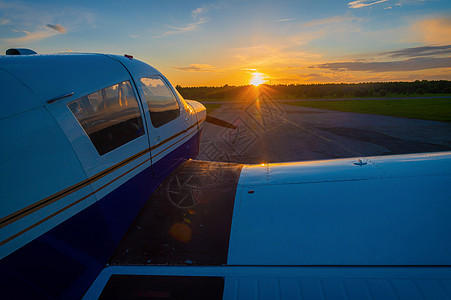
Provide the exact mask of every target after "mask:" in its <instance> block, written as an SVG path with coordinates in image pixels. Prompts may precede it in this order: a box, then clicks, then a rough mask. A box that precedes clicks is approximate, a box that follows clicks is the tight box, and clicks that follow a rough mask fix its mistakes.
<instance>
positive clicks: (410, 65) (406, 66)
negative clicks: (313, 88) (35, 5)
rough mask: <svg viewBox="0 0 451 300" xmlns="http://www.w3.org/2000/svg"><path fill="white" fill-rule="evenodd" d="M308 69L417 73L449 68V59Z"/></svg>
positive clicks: (327, 65) (431, 58) (450, 64)
mask: <svg viewBox="0 0 451 300" xmlns="http://www.w3.org/2000/svg"><path fill="white" fill-rule="evenodd" d="M309 68H317V69H328V70H333V71H340V70H347V71H366V72H393V71H395V72H396V71H418V70H427V69H436V68H451V57H444V58H434V57H420V58H410V59H406V60H401V61H388V62H355V61H354V62H332V63H324V64H318V65H314V66H310V67H309Z"/></svg>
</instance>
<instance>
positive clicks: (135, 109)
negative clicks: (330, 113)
mask: <svg viewBox="0 0 451 300" xmlns="http://www.w3.org/2000/svg"><path fill="white" fill-rule="evenodd" d="M6 54H7V55H5V56H1V57H0V78H1V80H0V85H1V88H0V93H1V99H2V100H1V101H2V110H1V111H0V128H1V131H0V138H1V141H2V146H1V148H0V153H1V171H2V174H1V199H0V287H1V289H0V296H1V298H3V299H79V298H85V299H97V298H100V299H141V298H142V299H160V298H168V299H423V298H427V299H450V298H451V267H450V265H451V152H438V153H423V154H409V155H394V156H380V157H367V158H352V159H349V158H346V159H330V160H321V161H308V162H293V163H274V164H273V163H269V164H268V163H265V164H259V165H243V164H232V163H218V162H206V161H197V160H194V159H195V158H196V156H197V155H198V153H199V145H200V140H201V133H202V129H203V127H204V124H205V122H206V121H210V122H212V123H214V124H216V125H219V126H224V127H227V128H229V129H230V130H233V129H234V128H235V127H234V125H233V124H230V123H228V122H226V121H222V120H219V119H215V118H212V117H209V116H207V114H206V109H205V107H204V106H203V105H202V104H201V103H199V102H196V101H191V100H185V99H184V98H183V97H182V96H181V95H180V94H179V93H178V92H177V90H176V89H175V88H174V87H173V86H172V85H171V83H170V82H169V81H168V80H167V78H166V77H165V76H164V75H163V74H161V73H160V72H159V71H157V70H156V69H155V68H153V67H151V66H149V65H148V64H146V63H144V62H141V61H139V60H137V59H135V58H133V57H132V56H129V55H124V56H118V55H105V54H74V53H68V54H57V55H39V54H36V52H34V51H32V50H29V49H9V50H8V51H7V53H6Z"/></svg>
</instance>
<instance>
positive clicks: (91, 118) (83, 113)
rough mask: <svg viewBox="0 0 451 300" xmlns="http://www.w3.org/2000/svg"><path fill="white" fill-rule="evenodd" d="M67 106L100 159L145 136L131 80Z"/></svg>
mask: <svg viewBox="0 0 451 300" xmlns="http://www.w3.org/2000/svg"><path fill="white" fill-rule="evenodd" d="M67 106H68V107H69V109H70V111H71V112H72V113H73V114H74V116H75V117H76V118H77V120H78V122H80V124H81V126H82V127H83V129H84V130H85V132H86V134H87V135H88V136H89V138H90V140H91V142H92V143H93V144H94V146H95V148H96V149H97V152H98V153H99V155H103V154H105V153H108V152H110V151H112V150H114V149H116V148H118V147H120V146H122V145H124V144H126V143H128V142H130V141H132V140H134V139H136V138H138V137H139V136H141V135H143V134H144V127H143V121H142V117H141V113H140V111H139V107H138V102H137V100H136V97H135V93H134V92H133V89H132V86H131V84H130V81H128V80H127V81H123V82H121V83H118V84H115V85H112V86H109V87H107V88H104V89H101V90H100V91H97V92H94V93H91V94H89V95H87V96H84V97H81V98H79V99H77V100H75V101H72V102H70V103H68V104H67Z"/></svg>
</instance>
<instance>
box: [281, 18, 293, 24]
mask: <svg viewBox="0 0 451 300" xmlns="http://www.w3.org/2000/svg"><path fill="white" fill-rule="evenodd" d="M293 20H294V19H280V20H277V22H278V23H280V22H290V21H293Z"/></svg>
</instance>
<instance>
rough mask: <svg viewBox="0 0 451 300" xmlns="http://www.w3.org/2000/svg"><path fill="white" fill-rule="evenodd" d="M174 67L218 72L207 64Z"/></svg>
mask: <svg viewBox="0 0 451 300" xmlns="http://www.w3.org/2000/svg"><path fill="white" fill-rule="evenodd" d="M174 69H177V70H181V71H188V72H216V71H217V70H216V69H215V68H214V67H213V66H211V65H207V64H190V65H189V67H174Z"/></svg>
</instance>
